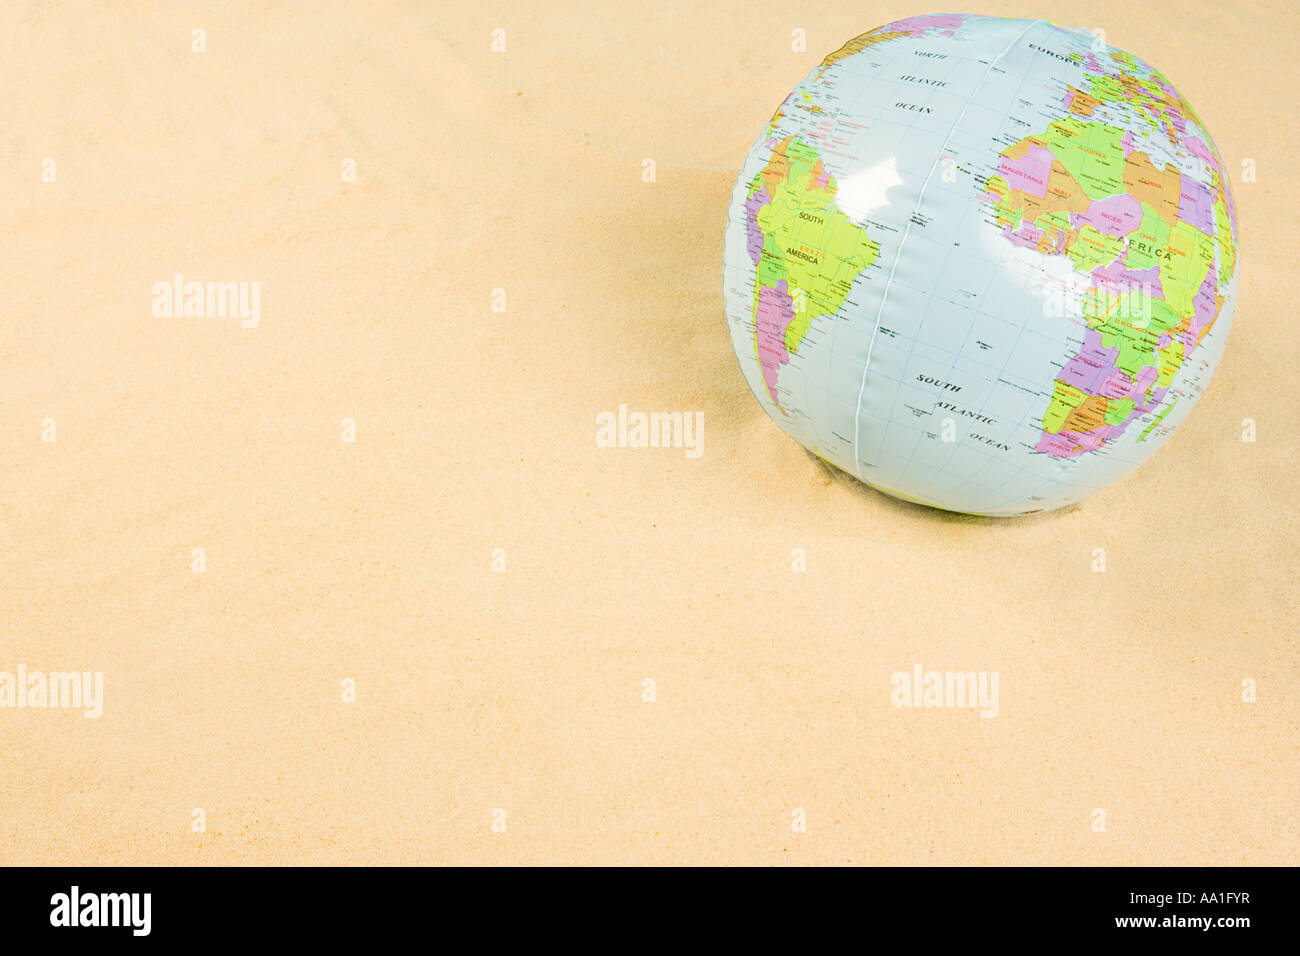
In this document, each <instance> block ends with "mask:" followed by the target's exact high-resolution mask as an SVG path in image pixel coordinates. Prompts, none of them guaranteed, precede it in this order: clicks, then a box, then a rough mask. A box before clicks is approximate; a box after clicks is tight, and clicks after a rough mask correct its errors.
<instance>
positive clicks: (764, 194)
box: [723, 14, 1238, 516]
mask: <svg viewBox="0 0 1300 956" xmlns="http://www.w3.org/2000/svg"><path fill="white" fill-rule="evenodd" d="M1237 259H1238V256H1237V218H1236V209H1235V207H1234V204H1233V199H1232V191H1231V187H1230V184H1229V182H1228V176H1227V173H1226V169H1225V166H1224V164H1223V161H1222V158H1221V157H1220V155H1219V152H1218V150H1217V148H1216V147H1215V145H1214V142H1213V140H1212V139H1211V138H1210V135H1209V132H1208V131H1207V130H1206V129H1205V127H1204V125H1203V124H1202V122H1201V120H1200V118H1199V117H1198V116H1197V114H1196V112H1195V111H1194V110H1193V109H1192V107H1191V105H1190V104H1189V103H1188V102H1187V101H1186V100H1185V99H1184V98H1183V97H1182V95H1181V94H1180V93H1179V92H1178V90H1177V89H1175V88H1174V86H1173V84H1172V83H1170V81H1169V80H1168V79H1166V78H1165V76H1164V75H1163V74H1162V73H1160V72H1159V71H1158V70H1156V69H1155V68H1154V67H1152V66H1151V65H1149V64H1147V63H1146V62H1144V61H1143V60H1141V59H1139V58H1138V57H1136V56H1134V55H1132V54H1131V53H1127V52H1124V51H1122V50H1119V49H1116V48H1114V47H1110V46H1107V45H1106V44H1105V43H1103V42H1102V41H1101V40H1100V39H1099V38H1098V37H1097V36H1096V35H1094V34H1093V33H1091V32H1089V31H1087V30H1083V29H1069V28H1065V27H1060V26H1056V25H1054V24H1051V23H1048V22H1046V21H1042V20H1012V19H1002V18H997V17H981V16H972V15H967V14H937V15H932V16H919V17H912V18H909V19H906V20H900V21H897V22H895V23H890V24H887V25H885V26H882V27H878V28H877V29H875V30H872V31H870V32H868V33H864V34H863V35H861V36H859V37H856V38H854V39H852V40H850V41H848V42H847V43H846V44H844V46H843V47H841V48H840V49H839V50H837V51H835V52H834V53H832V54H830V55H829V56H827V57H826V58H825V59H824V60H823V61H822V62H821V63H820V64H819V65H818V66H817V68H816V69H814V70H813V71H812V72H811V73H810V74H809V75H808V76H807V77H806V78H805V79H804V80H803V82H802V83H801V84H800V85H799V86H798V87H797V88H796V89H795V90H794V92H792V93H791V94H790V95H789V96H788V97H786V99H785V101H784V102H783V103H782V104H781V106H780V108H779V109H778V110H777V111H776V114H775V115H774V116H773V117H772V120H771V122H770V123H769V124H768V126H767V127H766V128H765V129H764V130H763V132H762V133H761V134H760V135H759V137H758V139H757V141H756V142H755V143H754V145H753V147H752V148H751V149H750V151H749V154H748V156H747V157H746V159H745V163H744V166H743V167H742V169H741V172H740V176H739V178H738V179H737V182H736V187H735V190H734V192H733V194H732V200H731V206H730V210H729V215H728V222H727V227H726V234H725V242H724V253H723V294H724V298H725V303H726V314H727V323H728V327H729V330H730V332H731V337H732V342H733V344H734V346H735V351H736V355H737V357H738V359H739V361H740V367H741V371H742V373H743V374H744V377H745V379H746V381H747V382H748V384H749V387H750V389H751V390H752V391H753V393H754V395H755V397H756V398H757V399H758V401H759V403H760V404H761V405H762V406H763V408H764V409H765V410H766V411H767V413H768V414H769V415H770V416H771V417H772V418H773V419H774V420H775V421H776V422H777V424H779V425H780V427H781V428H782V429H783V430H784V431H785V432H786V433H787V434H789V435H790V436H791V437H793V438H794V439H796V440H797V441H798V442H799V443H800V444H802V445H803V446H804V447H806V448H807V449H808V450H810V451H811V452H813V453H814V454H816V455H818V456H819V457H821V458H822V459H824V460H825V461H827V462H829V463H831V464H832V465H835V466H837V467H838V468H841V469H843V470H844V471H846V472H848V473H849V474H852V475H855V476H856V477H858V478H859V479H861V480H862V481H864V482H866V483H867V484H869V485H871V486H873V487H875V488H878V489H880V490H881V491H884V492H886V493H888V494H891V495H894V496H896V497H899V498H904V499H907V500H910V501H915V502H919V503H921V504H926V505H931V506H933V507H937V508H943V509H946V510H949V511H958V512H965V513H970V514H981V515H999V516H1004V515H1019V514H1029V513H1033V512H1038V511H1046V510H1050V509H1054V508H1060V507H1063V506H1065V505H1068V504H1072V503H1074V502H1077V501H1079V500H1080V499H1082V498H1084V497H1086V496H1088V495H1090V494H1092V493H1094V492H1096V491H1099V490H1101V489H1103V488H1105V487H1107V486H1108V485H1110V484H1112V483H1113V482H1115V481H1117V480H1118V479H1120V478H1122V477H1123V476H1124V475H1126V474H1128V473H1129V472H1130V471H1132V470H1133V469H1134V468H1136V467H1137V466H1138V465H1139V464H1141V463H1142V462H1143V461H1145V460H1146V459H1147V458H1148V457H1150V456H1151V454H1152V453H1153V452H1154V451H1155V450H1156V449H1157V448H1159V447H1160V445H1161V444H1163V443H1164V441H1165V440H1166V439H1167V438H1168V437H1169V436H1170V434H1172V432H1173V430H1174V429H1175V428H1176V427H1177V426H1178V425H1179V424H1180V423H1181V422H1182V421H1183V419H1184V418H1186V416H1187V414H1188V413H1189V412H1190V410H1191V408H1192V406H1193V405H1194V404H1195V403H1196V401H1197V399H1198V398H1199V397H1200V395H1201V393H1202V391H1203V390H1204V389H1205V387H1206V385H1207V384H1208V382H1209V379H1210V376H1211V375H1212V374H1213V372H1214V369H1215V367H1216V366H1217V365H1218V363H1219V360H1220V358H1221V357H1222V355H1223V350H1224V346H1225V344H1226V342H1227V338H1228V331H1229V327H1230V325H1231V321H1232V312H1233V305H1234V303H1235V300H1236V295H1237V285H1238V268H1237Z"/></svg>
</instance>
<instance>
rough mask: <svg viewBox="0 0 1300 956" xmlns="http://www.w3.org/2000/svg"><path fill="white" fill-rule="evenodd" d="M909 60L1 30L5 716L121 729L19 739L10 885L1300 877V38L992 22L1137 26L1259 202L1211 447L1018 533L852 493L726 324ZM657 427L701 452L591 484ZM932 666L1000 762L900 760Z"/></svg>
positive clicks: (660, 47)
mask: <svg viewBox="0 0 1300 956" xmlns="http://www.w3.org/2000/svg"><path fill="white" fill-rule="evenodd" d="M1175 11H1179V12H1177V13H1175ZM926 12H934V11H931V10H926V9H923V8H917V7H912V6H905V5H902V4H894V3H889V4H878V5H874V6H868V7H863V6H861V5H853V4H847V5H839V6H838V7H837V6H835V5H831V6H830V7H826V5H819V4H813V5H808V6H805V7H794V8H792V7H790V6H789V4H785V3H776V2H769V0H750V2H744V3H740V2H732V3H710V4H698V3H665V4H652V5H648V6H645V5H642V6H638V7H635V8H632V7H627V6H626V5H619V4H607V3H597V2H590V3H582V4H575V3H563V4H561V3H546V4H530V3H506V2H499V3H493V4H486V5H453V4H445V5H443V4H439V5H435V4H426V3H409V4H405V3H375V4H358V3H351V2H336V3H326V4H318V3H312V4H307V3H299V4H292V5H288V6H287V7H281V6H279V5H277V6H276V7H274V8H269V7H267V6H266V5H265V4H261V3H251V2H227V3H222V4H219V5H215V6H213V5H204V4H189V3H174V4H165V5H158V4H120V3H91V4H86V5H84V7H80V8H78V9H77V10H76V11H69V10H58V9H56V8H47V7H45V6H44V5H40V4H31V5H27V4H23V5H7V6H5V7H4V9H3V10H0V22H2V24H3V26H2V28H0V37H3V41H2V42H3V44H4V58H5V62H6V70H5V78H6V79H5V83H6V89H5V96H4V104H5V122H4V123H3V124H0V143H2V144H3V146H2V148H0V154H2V156H3V171H4V173H3V175H4V183H5V190H6V202H5V203H4V205H3V207H2V210H3V216H4V228H5V233H6V236H7V239H8V257H7V258H8V262H9V271H8V274H7V279H6V293H7V294H6V296H5V308H4V312H5V314H4V328H5V335H4V338H3V344H2V346H0V411H2V412H3V414H2V415H0V423H2V424H0V461H2V462H3V463H4V468H5V478H4V494H3V496H2V497H0V501H2V502H3V505H2V506H0V508H2V510H0V518H2V519H3V521H4V526H5V528H6V530H7V546H6V547H5V548H4V549H3V551H0V607H2V608H3V611H4V618H3V632H2V634H3V641H2V643H0V671H11V672H12V671H14V670H15V669H16V668H17V667H18V666H19V665H22V666H24V667H26V668H28V669H29V670H41V671H72V670H75V671H90V672H100V673H102V675H103V681H104V685H103V700H102V715H101V716H99V717H97V718H87V717H85V716H83V714H82V713H81V712H79V711H73V710H70V709H55V708H49V707H46V708H36V707H27V708H9V709H0V863H6V864H13V863H23V864H31V863H51V864H55V863H57V864H188V863H201V864H234V863H257V864H273V863H308V864H324V863H391V864H415V863H509V864H521V863H573V864H593V863H692V864H694V863H759V864H762V863H789V864H809V863H857V864H903V863H941V864H985V863H996V864H1037V863H1068V864H1239V863H1259V864H1281V863H1287V862H1290V863H1294V862H1295V861H1296V858H1297V849H1298V848H1300V833H1298V831H1297V823H1296V815H1295V807H1296V782H1297V770H1298V768H1297V748H1296V734H1297V729H1298V724H1300V694H1298V693H1297V689H1298V688H1297V684H1298V674H1297V665H1296V653H1295V640H1296V634H1297V623H1298V622H1297V615H1296V611H1295V606H1296V603H1297V596H1298V594H1300V581H1298V579H1297V572H1298V570H1300V552H1298V548H1297V532H1298V531H1300V528H1298V527H1297V524H1298V522H1297V518H1296V513H1295V510H1294V503H1295V501H1296V500H1297V492H1298V491H1300V488H1298V487H1297V484H1298V483H1297V477H1296V476H1297V466H1298V465H1300V455H1298V454H1297V446H1296V437H1295V436H1296V402H1295V400H1294V384H1295V377H1296V370H1297V368H1300V365H1298V359H1300V356H1298V355H1297V348H1296V341H1297V340H1296V335H1295V330H1296V324H1295V309H1294V299H1295V296H1294V291H1295V285H1294V284H1295V281H1296V275H1297V269H1296V265H1295V263H1296V261H1297V256H1300V230H1298V229H1297V226H1296V219H1295V213H1296V203H1295V198H1294V197H1295V195H1296V192H1297V188H1298V186H1300V182H1298V180H1300V155H1298V153H1300V150H1298V149H1297V135H1296V132H1295V117H1296V115H1297V112H1298V111H1300V103H1298V102H1297V99H1298V97H1297V93H1296V87H1295V84H1294V83H1293V82H1291V81H1290V78H1291V77H1292V76H1293V75H1294V61H1295V55H1294V49H1293V38H1294V36H1295V35H1296V32H1297V30H1298V29H1300V15H1298V14H1297V13H1296V11H1295V10H1294V9H1293V8H1291V7H1289V6H1287V5H1285V4H1283V3H1281V2H1277V0H1272V2H1251V3H1244V2H1231V3H1229V2H1214V3H1209V2H1194V3H1188V2H1186V0H1176V2H1175V0H1161V2H1148V3H1142V4H1133V3H1129V2H1125V3H1118V2H1107V3H1096V4H1090V5H1088V7H1087V8H1086V9H1085V8H1083V7H1076V6H1074V5H1070V4H1065V3H1060V2H1042V3H1034V4H1030V3H1002V2H987V3H985V4H984V5H983V6H982V8H980V9H979V10H977V11H975V12H981V13H990V14H999V15H1007V16H1034V17H1046V18H1049V19H1052V20H1054V21H1056V22H1060V23H1064V24H1069V25H1082V26H1088V27H1095V26H1100V27H1104V28H1105V29H1106V30H1107V32H1108V37H1109V39H1110V40H1111V41H1112V42H1114V43H1116V44H1117V45H1119V46H1122V47H1125V48H1127V49H1130V50H1132V51H1134V52H1136V53H1138V54H1139V55H1141V56H1143V57H1145V58H1147V59H1149V60H1150V61H1152V62H1153V63H1155V64H1156V65H1158V66H1160V67H1161V68H1162V69H1163V70H1164V71H1165V72H1166V73H1167V74H1168V75H1169V76H1170V77H1171V79H1172V80H1173V81H1174V82H1175V83H1176V84H1178V86H1179V87H1180V89H1181V90H1182V91H1183V92H1184V93H1185V94H1186V95H1187V97H1188V98H1189V99H1190V101H1191V102H1192V103H1193V104H1195V105H1196V107H1197V109H1198V111H1199V113H1200V114H1201V116H1202V118H1203V119H1204V120H1205V122H1206V123H1207V125H1208V126H1209V128H1210V130H1211V131H1212V133H1213V134H1214V136H1215V138H1216V140H1217V143H1218V146H1219V148H1220V150H1221V151H1222V153H1223V155H1224V157H1225V160H1226V161H1227V163H1228V166H1229V167H1230V168H1233V169H1239V168H1240V166H1241V162H1242V160H1243V159H1245V158H1252V159H1254V160H1255V161H1256V163H1257V170H1258V174H1257V175H1258V178H1257V181H1255V182H1244V181H1242V180H1241V177H1240V175H1238V177H1237V179H1236V180H1235V181H1234V188H1235V190H1236V197H1237V203H1238V213H1239V219H1240V222H1241V226H1242V257H1243V258H1242V263H1241V269H1242V279H1243V282H1242V294H1241V298H1240V302H1239V305H1238V308H1237V313H1236V318H1235V324H1234V328H1233V332H1232V339H1231V341H1230V343H1229V345H1228V350H1227V354H1226V357H1225V358H1224V361H1223V364H1222V365H1221V367H1220V369H1219V371H1218V373H1217V375H1216V377H1215V379H1214V381H1213V383H1212V385H1211V387H1210V388H1209V390H1208V391H1207V392H1206V394H1205V396H1204V397H1203V399H1202V400H1201V402H1200V405H1199V407H1198V408H1197V409H1196V410H1195V412H1194V413H1193V414H1192V416H1191V417H1190V419H1189V420H1188V421H1187V423H1186V424H1185V425H1184V426H1183V427H1182V429H1181V430H1180V432H1179V434H1177V435H1176V436H1175V437H1174V438H1173V439H1172V440H1171V441H1170V443H1169V444H1168V445H1167V446H1166V447H1165V448H1164V449H1163V450H1162V451H1161V452H1160V453H1159V454H1158V455H1157V456H1156V457H1155V458H1154V459H1153V460H1152V461H1151V462H1150V463H1148V464H1147V465H1145V466H1144V467H1143V468H1142V469H1140V470H1139V471H1138V472H1137V473H1135V474H1134V475H1132V476H1131V477H1129V478H1127V479H1126V480H1124V481H1123V482H1121V483H1120V484H1118V485H1116V486H1114V487H1113V488H1111V489H1109V490H1107V491H1105V492H1103V493H1100V494H1098V495H1096V496H1094V497H1093V498H1091V499H1089V500H1087V501H1085V502H1084V503H1082V504H1081V505H1079V506H1076V507H1073V508H1070V509H1068V510H1065V511H1062V512H1059V513H1054V514H1049V515H1045V516H1038V517H1034V518H1029V519H1022V520H1011V521H1007V520H1001V521H999V520H992V519H979V518H972V517H961V516H953V515H946V514H943V513H939V512H935V511H930V510H927V509H924V508H920V507H917V506H912V505H908V504H904V503H900V502H898V501H894V500H891V499H889V498H886V497H884V496H883V495H881V494H879V493H877V492H874V491H872V490H870V489H867V488H865V487H863V486H861V485H859V484H858V483H856V482H855V481H854V480H852V479H850V478H848V477H846V476H843V475H840V474H838V473H834V472H832V471H830V470H828V469H827V468H826V467H825V466H823V465H821V464H820V463H819V462H817V461H816V460H815V459H814V458H813V457H812V456H810V455H809V454H808V453H806V452H805V451H804V450H803V449H801V448H800V447H799V446H798V445H796V444H795V443H794V442H793V441H791V440H790V439H788V438H787V437H786V436H785V435H784V434H782V433H781V431H780V430H779V429H778V428H777V427H776V425H774V424H773V423H772V422H771V421H769V420H768V419H767V417H766V416H765V415H764V413H763V412H762V410H761V409H760V408H759V406H758V404H757V403H756V402H755V400H754V399H753V397H752V396H751V395H750V394H749V392H748V390H747V389H746V387H745V385H744V382H743V380H742V378H741V376H740V373H739V370H738V368H737V365H736V360H735V357H734V355H733V353H732V347H731V343H730V340H729V337H728V334H727V330H726V327H725V323H724V320H723V313H722V295H721V280H720V269H721V242H722V230H723V223H724V219H725V213H726V206H727V201H728V198H729V194H730V190H731V187H732V184H733V181H734V177H735V175H736V172H737V171H738V169H739V168H740V164H741V160H742V158H743V156H744V153H745V151H746V149H747V148H748V147H749V144H750V143H751V142H752V140H753V138H754V136H755V135H756V134H757V132H758V131H759V129H760V128H761V127H762V125H763V124H764V123H765V122H766V121H767V120H768V118H769V117H770V115H771V113H772V111H773V109H774V108H775V106H776V105H777V104H778V103H779V102H780V100H781V99H782V97H783V96H784V95H785V93H786V92H787V91H788V90H789V89H790V88H792V87H793V86H794V85H795V84H796V83H797V82H798V81H799V80H800V79H801V78H802V77H803V76H804V74H805V73H806V72H807V71H808V70H809V69H810V68H811V67H812V65H813V64H814V63H815V62H816V61H817V60H819V59H820V58H821V57H822V56H823V55H824V54H826V53H828V52H830V51H831V50H833V49H835V48H837V47H838V46H840V44H841V43H842V42H843V41H844V40H846V39H847V38H849V37H851V36H854V35H856V34H858V33H861V32H863V31H865V30H867V29H869V28H871V27H873V26H876V25H878V24H881V23H885V22H888V21H890V20H892V19H896V18H898V17H901V16H906V15H911V14H917V13H926ZM497 27H501V28H504V30H505V41H506V49H505V52H502V53H494V52H493V51H492V49H491V44H492V39H493V38H492V31H493V29H494V28H497ZM196 28H201V29H203V30H204V31H205V34H204V41H205V44H206V51H205V52H201V53H200V52H195V51H194V50H193V49H192V44H193V42H194V38H193V33H192V31H193V30H194V29H196ZM796 28H801V29H804V30H805V31H806V32H807V52H793V51H792V50H791V49H790V46H791V34H792V31H793V30H795V29H796ZM647 158H649V159H652V160H654V163H655V181H654V182H653V183H648V182H645V181H644V180H643V176H642V172H643V161H644V160H645V159H647ZM46 159H53V160H54V164H55V165H54V167H53V170H54V174H55V175H54V181H52V182H50V181H44V180H43V178H42V173H43V171H45V170H46V169H48V167H47V166H43V163H44V161H45V160H46ZM349 160H351V161H352V162H353V163H354V168H355V174H356V175H355V182H350V181H344V172H345V171H346V169H348V168H349V167H347V165H346V163H347V161H349ZM47 178H48V177H47ZM177 274H181V275H183V276H184V277H185V280H186V281H199V282H227V281H229V282H244V283H249V284H250V285H249V286H248V287H247V288H249V289H251V283H254V282H256V283H258V284H259V285H258V289H259V291H260V311H259V314H258V316H257V322H256V326H255V327H244V325H245V324H246V323H244V322H241V319H240V318H239V317H238V316H231V315H227V316H226V317H224V318H223V317H213V316H206V317H202V318H200V317H196V316H191V317H185V316H184V315H181V316H179V317H177V316H172V317H159V316H158V315H155V314H154V310H155V304H156V296H155V292H154V291H153V290H154V287H155V284H156V283H162V284H164V285H165V284H167V283H169V282H171V281H172V280H173V277H174V276H175V275H177ZM495 290H504V296H502V295H501V294H500V293H498V292H496V291H495ZM620 404H626V405H627V406H628V407H629V408H630V409H639V410H647V411H649V410H669V411H671V410H681V411H685V412H692V413H693V412H702V413H703V415H704V422H705V425H704V441H703V444H702V448H701V451H702V453H701V454H699V455H698V457H692V456H688V455H687V454H686V450H685V449H674V448H661V449H633V448H602V447H598V446H597V443H596V441H595V434H596V428H595V420H596V416H597V415H599V414H600V413H601V412H603V411H616V410H617V409H618V407H619V405H620ZM1248 418H1249V419H1253V420H1254V421H1255V423H1256V428H1257V440H1256V441H1254V442H1245V441H1243V440H1242V422H1243V420H1244V419H1248ZM349 422H350V423H352V424H351V426H349V424H348V423H349ZM50 423H52V424H53V429H54V431H53V433H52V437H54V438H55V439H56V440H55V441H43V440H42V438H43V436H44V437H51V436H50V433H49V428H50ZM349 428H354V430H355V435H354V437H355V440H354V441H346V440H344V439H345V438H346V437H349ZM194 549H202V554H201V558H202V563H201V567H202V568H203V570H201V571H196V570H195V567H196V566H200V565H199V564H196V562H198V560H199V557H200V556H199V555H198V554H196V552H195V550H194ZM796 549H802V555H803V556H804V560H805V561H806V571H802V572H800V571H795V570H793V566H794V564H795V562H796V561H797V560H798V558H799V552H797V551H796ZM1095 549H1104V550H1105V557H1106V562H1107V564H1106V568H1107V570H1106V571H1105V572H1104V573H1095V572H1094V571H1093V566H1094V562H1095V560H1096V557H1095ZM501 568H504V570H501ZM918 664H919V665H921V666H922V667H923V669H925V670H932V669H933V670H939V671H963V672H965V671H972V672H984V673H992V672H996V673H997V675H998V679H999V706H998V712H997V715H996V717H991V718H984V717H981V716H980V715H979V713H978V712H976V711H975V710H973V709H970V708H950V709H925V708H921V709H915V708H901V707H896V706H894V705H893V704H892V703H891V691H892V685H891V675H893V674H895V673H897V672H907V673H910V672H912V670H913V668H914V667H915V666H916V665H918ZM647 681H651V682H653V683H652V684H650V683H647ZM1247 681H1249V682H1253V686H1254V688H1255V693H1254V696H1255V699H1254V701H1253V702H1247V701H1244V700H1243V699H1242V698H1243V692H1244V688H1245V687H1247V685H1246V684H1244V683H1243V682H1247ZM352 688H355V690H354V693H355V700H354V701H353V700H350V699H345V698H348V697H349V696H350V695H351V693H353V691H352V690H351V689H352ZM1247 696H1249V695H1247ZM648 698H652V699H648ZM1098 810H1100V811H1103V812H1104V829H1101V828H1099V826H1098V823H1099V822H1101V821H1102V820H1103V818H1102V817H1100V816H1099V815H1098V814H1097V811H1098ZM196 811H201V812H196ZM801 821H802V824H803V826H802V827H801V826H800V823H801Z"/></svg>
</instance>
